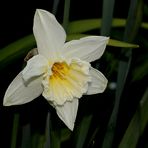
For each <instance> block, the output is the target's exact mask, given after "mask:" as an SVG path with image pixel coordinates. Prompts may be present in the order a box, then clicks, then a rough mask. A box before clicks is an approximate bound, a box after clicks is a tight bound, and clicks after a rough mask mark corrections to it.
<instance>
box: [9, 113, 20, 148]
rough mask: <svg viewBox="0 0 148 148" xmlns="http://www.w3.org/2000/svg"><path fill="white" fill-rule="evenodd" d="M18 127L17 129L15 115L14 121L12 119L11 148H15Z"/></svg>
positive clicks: (17, 116) (17, 115) (17, 117)
mask: <svg viewBox="0 0 148 148" xmlns="http://www.w3.org/2000/svg"><path fill="white" fill-rule="evenodd" d="M18 127H19V114H17V113H16V114H14V119H13V127H12V136H11V148H16V143H17V135H18Z"/></svg>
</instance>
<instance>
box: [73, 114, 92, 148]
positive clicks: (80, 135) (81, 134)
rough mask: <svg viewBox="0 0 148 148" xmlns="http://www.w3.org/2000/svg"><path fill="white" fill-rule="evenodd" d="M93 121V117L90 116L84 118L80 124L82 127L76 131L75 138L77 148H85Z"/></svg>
mask: <svg viewBox="0 0 148 148" xmlns="http://www.w3.org/2000/svg"><path fill="white" fill-rule="evenodd" d="M91 120H92V115H89V116H85V117H83V119H82V121H81V122H80V125H79V126H78V128H77V129H76V133H75V137H74V138H75V139H74V147H75V148H83V146H84V143H85V141H86V137H87V134H88V130H89V127H90V124H91Z"/></svg>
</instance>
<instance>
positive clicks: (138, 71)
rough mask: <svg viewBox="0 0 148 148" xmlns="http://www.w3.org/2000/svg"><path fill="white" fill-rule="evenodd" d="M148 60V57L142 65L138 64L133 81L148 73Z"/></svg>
mask: <svg viewBox="0 0 148 148" xmlns="http://www.w3.org/2000/svg"><path fill="white" fill-rule="evenodd" d="M146 69H148V60H147V59H146V60H145V61H144V62H143V63H142V64H141V65H140V66H137V67H136V68H135V70H134V71H133V78H132V81H137V80H141V79H142V78H143V77H144V76H147V75H148V70H146Z"/></svg>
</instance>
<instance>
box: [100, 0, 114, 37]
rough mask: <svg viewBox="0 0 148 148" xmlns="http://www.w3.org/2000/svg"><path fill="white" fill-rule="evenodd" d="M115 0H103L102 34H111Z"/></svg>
mask: <svg viewBox="0 0 148 148" xmlns="http://www.w3.org/2000/svg"><path fill="white" fill-rule="evenodd" d="M114 3H115V0H103V11H102V23H101V35H105V36H109V35H110V29H111V24H112V19H113V10H114Z"/></svg>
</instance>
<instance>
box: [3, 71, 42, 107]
mask: <svg viewBox="0 0 148 148" xmlns="http://www.w3.org/2000/svg"><path fill="white" fill-rule="evenodd" d="M41 80H42V79H41V78H38V79H34V80H32V81H31V82H30V83H29V84H28V85H27V86H26V85H25V84H24V81H23V79H22V73H21V72H20V73H19V74H18V75H17V76H16V78H15V79H14V80H13V81H12V82H11V84H10V85H9V87H8V89H7V91H6V93H5V96H4V101H3V105H4V106H10V105H20V104H24V103H27V102H30V101H32V100H33V99H35V98H36V97H38V96H39V95H40V94H41V93H42V91H43V88H42V86H41Z"/></svg>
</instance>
